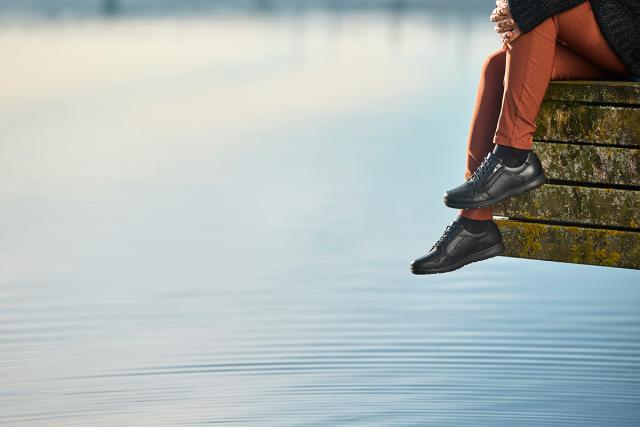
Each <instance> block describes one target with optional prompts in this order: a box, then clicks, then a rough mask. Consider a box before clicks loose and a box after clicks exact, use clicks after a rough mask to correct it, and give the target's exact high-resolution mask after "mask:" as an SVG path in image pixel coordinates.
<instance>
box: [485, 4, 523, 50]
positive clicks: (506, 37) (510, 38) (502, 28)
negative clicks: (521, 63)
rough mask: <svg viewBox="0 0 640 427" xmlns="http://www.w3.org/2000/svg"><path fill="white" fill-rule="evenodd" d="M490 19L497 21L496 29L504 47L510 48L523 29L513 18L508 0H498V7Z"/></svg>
mask: <svg viewBox="0 0 640 427" xmlns="http://www.w3.org/2000/svg"><path fill="white" fill-rule="evenodd" d="M489 20H490V21H491V22H495V23H496V25H495V28H494V29H495V30H496V32H497V33H498V34H499V35H500V37H501V38H502V48H503V49H504V50H510V49H511V43H513V42H514V40H515V39H517V38H518V37H519V36H520V35H521V34H522V31H521V30H520V28H519V27H518V24H517V23H516V21H515V19H513V15H512V14H511V8H510V7H509V3H508V2H507V1H506V0H497V1H496V8H495V9H494V10H493V12H492V13H491V16H490V17H489Z"/></svg>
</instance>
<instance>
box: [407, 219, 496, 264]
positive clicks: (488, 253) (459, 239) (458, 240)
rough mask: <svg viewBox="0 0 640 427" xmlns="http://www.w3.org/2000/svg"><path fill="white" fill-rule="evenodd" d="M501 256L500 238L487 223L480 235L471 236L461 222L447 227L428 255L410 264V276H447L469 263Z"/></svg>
mask: <svg viewBox="0 0 640 427" xmlns="http://www.w3.org/2000/svg"><path fill="white" fill-rule="evenodd" d="M502 252H504V243H503V242H502V234H501V233H500V230H499V229H498V226H497V225H496V224H495V222H493V221H490V222H489V224H488V226H487V229H486V230H485V231H483V232H481V233H471V232H470V231H468V230H466V229H465V228H464V227H463V226H462V223H460V221H457V220H456V221H453V222H452V223H451V224H449V225H448V226H447V228H446V229H445V231H444V234H443V235H442V237H440V240H438V241H437V242H436V244H435V245H433V247H432V248H431V250H430V251H429V253H427V254H426V255H424V256H423V257H421V258H418V259H416V260H414V261H413V262H412V263H411V272H412V273H413V274H433V273H446V272H448V271H453V270H457V269H458V268H460V267H463V266H465V265H467V264H469V263H472V262H476V261H482V260H484V259H488V258H492V257H494V256H496V255H500V254H501V253H502Z"/></svg>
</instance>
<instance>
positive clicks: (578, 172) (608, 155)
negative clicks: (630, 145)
mask: <svg viewBox="0 0 640 427" xmlns="http://www.w3.org/2000/svg"><path fill="white" fill-rule="evenodd" d="M533 151H534V152H535V153H536V154H537V155H538V157H539V158H540V161H541V162H542V166H543V168H544V171H545V175H546V176H547V178H548V179H554V180H561V181H573V182H587V183H592V184H603V185H607V184H608V185H628V186H636V187H639V188H640V149H627V148H619V147H605V146H596V145H581V144H556V143H548V142H542V141H535V142H534V144H533Z"/></svg>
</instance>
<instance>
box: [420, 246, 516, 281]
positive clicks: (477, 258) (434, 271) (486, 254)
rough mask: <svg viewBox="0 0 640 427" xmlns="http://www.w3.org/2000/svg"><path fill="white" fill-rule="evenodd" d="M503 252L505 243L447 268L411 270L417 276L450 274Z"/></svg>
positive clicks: (472, 255) (469, 256)
mask: <svg viewBox="0 0 640 427" xmlns="http://www.w3.org/2000/svg"><path fill="white" fill-rule="evenodd" d="M503 252H504V242H500V243H498V244H497V245H494V246H491V247H489V248H487V249H483V250H481V251H480V252H476V253H474V254H471V255H468V256H467V257H465V258H463V259H461V260H460V261H458V262H456V263H454V264H451V265H448V266H446V267H438V268H431V269H428V270H414V269H411V272H412V273H413V274H416V275H424V274H438V273H448V272H450V271H454V270H457V269H459V268H462V267H464V266H465V265H467V264H471V263H472V262H478V261H484V260H485V259H489V258H493V257H494V256H497V255H500V254H501V253H503Z"/></svg>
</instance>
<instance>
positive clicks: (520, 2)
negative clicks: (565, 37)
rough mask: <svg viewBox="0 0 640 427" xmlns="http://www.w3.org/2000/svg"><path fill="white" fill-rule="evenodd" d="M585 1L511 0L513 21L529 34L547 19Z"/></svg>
mask: <svg viewBox="0 0 640 427" xmlns="http://www.w3.org/2000/svg"><path fill="white" fill-rule="evenodd" d="M584 1H585V0H509V7H510V8H511V14H512V15H513V19H514V20H515V21H516V23H517V24H518V27H520V29H521V30H522V32H523V33H528V32H529V31H531V30H533V29H534V28H535V27H537V26H538V25H540V24H541V23H542V21H544V20H545V19H547V18H550V17H552V16H553V15H557V14H558V13H562V12H564V11H565V10H569V9H571V8H572V7H575V6H577V5H579V4H580V3H584Z"/></svg>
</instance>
